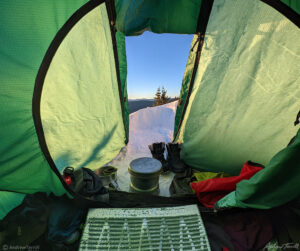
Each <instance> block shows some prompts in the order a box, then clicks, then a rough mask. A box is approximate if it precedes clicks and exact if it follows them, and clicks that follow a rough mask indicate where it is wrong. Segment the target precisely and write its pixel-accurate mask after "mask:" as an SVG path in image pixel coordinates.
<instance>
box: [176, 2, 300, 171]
mask: <svg viewBox="0 0 300 251" xmlns="http://www.w3.org/2000/svg"><path fill="white" fill-rule="evenodd" d="M241 13H243V15H241ZM299 39H300V31H299V29H298V27H297V26H296V25H294V24H293V23H292V22H290V21H289V20H288V19H287V18H286V17H284V16H283V15H282V14H280V13H279V12H278V11H276V10H275V9H273V8H271V7H270V6H268V5H266V4H265V3H263V2H261V1H232V0H228V1H223V0H215V1H214V5H213V8H212V12H211V15H210V18H209V22H208V26H207V30H206V35H205V40H204V45H203V48H202V52H201V57H200V62H199V66H198V70H197V73H196V76H195V82H194V86H193V89H192V91H191V95H190V98H189V105H188V107H187V109H186V113H185V116H184V119H183V122H182V125H181V128H180V130H179V133H178V135H177V138H176V141H177V142H180V143H182V144H183V146H182V152H181V157H182V158H183V160H184V161H185V162H186V163H187V164H188V165H190V166H192V167H194V168H198V169H199V170H206V171H211V172H222V171H224V172H227V173H230V174H232V175H236V174H238V173H239V172H240V170H241V168H242V166H243V164H244V163H245V162H246V161H247V160H251V161H253V162H257V163H261V164H264V165H266V164H267V163H268V162H269V161H270V159H271V158H272V157H273V156H274V155H275V154H276V152H278V151H279V150H280V149H282V148H283V147H284V146H286V145H287V143H288V142H289V140H290V139H291V138H292V137H293V135H295V133H296V130H297V129H296V128H295V127H294V126H293V122H294V120H295V117H296V115H297V113H298V111H299V107H300V101H299V100H300V99H299V98H300V96H299V95H300V92H299V84H300V82H299V74H300V70H299V69H300V64H299V55H300V46H299V43H295V41H299ZM191 53H196V52H195V50H194V51H192V52H191Z"/></svg>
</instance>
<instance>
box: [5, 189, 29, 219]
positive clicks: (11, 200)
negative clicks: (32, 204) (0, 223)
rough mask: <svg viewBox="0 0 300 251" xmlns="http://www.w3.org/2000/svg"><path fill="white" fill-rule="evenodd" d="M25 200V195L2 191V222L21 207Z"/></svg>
mask: <svg viewBox="0 0 300 251" xmlns="http://www.w3.org/2000/svg"><path fill="white" fill-rule="evenodd" d="M24 198H25V194H21V193H13V192H3V191H0V220H2V219H3V218H4V216H5V215H7V214H8V213H9V212H10V211H11V210H13V209H14V208H16V207H17V206H19V205H20V204H21V203H22V202H23V200H24Z"/></svg>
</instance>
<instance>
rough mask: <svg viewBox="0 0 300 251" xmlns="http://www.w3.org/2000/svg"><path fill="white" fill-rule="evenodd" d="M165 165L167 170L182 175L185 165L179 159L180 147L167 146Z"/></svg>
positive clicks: (177, 145)
mask: <svg viewBox="0 0 300 251" xmlns="http://www.w3.org/2000/svg"><path fill="white" fill-rule="evenodd" d="M167 151H168V157H167V163H168V168H169V169H170V170H171V171H172V172H174V173H182V172H184V171H185V169H186V165H185V163H184V162H183V161H182V160H181V159H180V151H181V147H180V145H179V144H177V143H168V144H167Z"/></svg>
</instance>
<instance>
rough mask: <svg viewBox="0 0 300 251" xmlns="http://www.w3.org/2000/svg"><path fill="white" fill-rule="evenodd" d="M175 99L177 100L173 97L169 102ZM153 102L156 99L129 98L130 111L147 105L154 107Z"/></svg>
mask: <svg viewBox="0 0 300 251" xmlns="http://www.w3.org/2000/svg"><path fill="white" fill-rule="evenodd" d="M174 100H175V99H174V98H171V99H170V100H169V102H168V103H170V102H172V101H174ZM153 102H154V99H129V100H128V106H129V113H133V112H136V111H138V110H140V109H143V108H146V107H152V106H153Z"/></svg>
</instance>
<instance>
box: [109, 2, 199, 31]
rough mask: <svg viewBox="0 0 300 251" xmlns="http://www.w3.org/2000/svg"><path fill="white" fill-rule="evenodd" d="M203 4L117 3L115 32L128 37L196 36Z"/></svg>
mask: <svg viewBox="0 0 300 251" xmlns="http://www.w3.org/2000/svg"><path fill="white" fill-rule="evenodd" d="M201 3H202V0H193V1H186V0H177V1H173V0H131V1H127V0H116V1H115V6H116V12H117V20H116V28H117V30H118V31H121V32H122V33H123V34H125V35H126V36H131V35H139V34H142V33H143V32H144V31H146V30H149V31H152V32H155V33H180V34H194V33H196V28H197V21H198V16H199V11H200V6H201Z"/></svg>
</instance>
